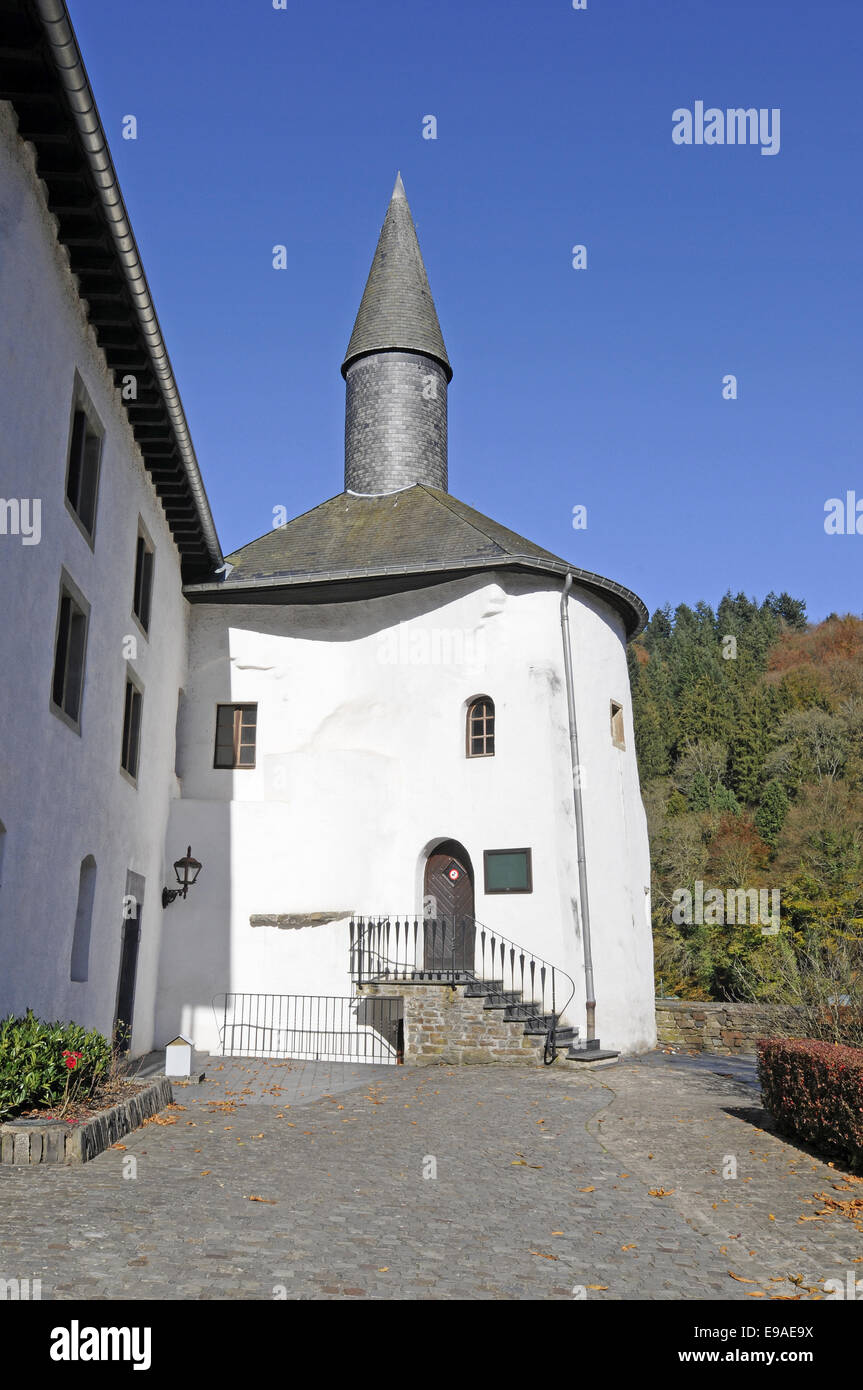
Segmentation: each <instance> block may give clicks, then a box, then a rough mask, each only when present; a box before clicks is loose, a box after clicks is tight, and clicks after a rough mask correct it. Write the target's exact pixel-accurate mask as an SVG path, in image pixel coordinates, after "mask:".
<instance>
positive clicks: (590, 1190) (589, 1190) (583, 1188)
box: [578, 1187, 596, 1192]
mask: <svg viewBox="0 0 863 1390" xmlns="http://www.w3.org/2000/svg"><path fill="white" fill-rule="evenodd" d="M578 1190H579V1192H595V1191H596V1188H595V1187H580V1188H579V1189H578Z"/></svg>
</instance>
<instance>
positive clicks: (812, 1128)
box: [757, 1038, 863, 1168]
mask: <svg viewBox="0 0 863 1390" xmlns="http://www.w3.org/2000/svg"><path fill="white" fill-rule="evenodd" d="M757 1046H758V1075H759V1079H760V1081H761V1096H762V1099H763V1101H764V1105H765V1108H766V1109H767V1110H768V1111H769V1112H770V1114H771V1115H772V1116H773V1119H774V1120H775V1122H776V1128H777V1129H778V1130H780V1131H781V1133H783V1134H789V1135H794V1136H795V1137H796V1138H798V1139H803V1140H805V1141H806V1143H807V1144H811V1145H812V1146H813V1147H814V1148H816V1149H818V1150H819V1151H820V1152H821V1153H823V1154H828V1155H829V1156H830V1157H831V1158H834V1157H835V1158H842V1159H845V1160H846V1161H848V1162H850V1164H851V1166H852V1167H855V1168H859V1167H863V1050H861V1049H860V1048H856V1047H842V1046H840V1045H839V1044H837V1043H824V1042H813V1041H812V1040H811V1039H808V1038H803V1039H798V1038H759V1040H758V1044H757Z"/></svg>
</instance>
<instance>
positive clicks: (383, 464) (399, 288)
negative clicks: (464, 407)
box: [342, 174, 452, 495]
mask: <svg viewBox="0 0 863 1390" xmlns="http://www.w3.org/2000/svg"><path fill="white" fill-rule="evenodd" d="M342 374H343V376H344V378H345V381H346V384H347V391H346V402H345V406H346V408H345V490H346V491H349V492H359V493H373V494H376V495H380V494H382V493H386V492H394V491H396V490H397V489H399V488H403V487H410V486H411V485H412V484H414V483H426V484H428V485H429V486H431V487H437V488H442V489H443V490H444V491H446V487H447V385H448V383H449V381H450V380H451V378H452V368H451V366H450V364H449V358H448V357H447V352H446V347H445V346H444V341H443V334H442V333H441V330H440V324H439V323H438V316H437V311H436V310H435V306H434V300H433V299H432V296H431V290H430V289H429V283H428V277H427V275H426V270H425V266H424V265H423V259H422V255H421V253H420V248H419V243H418V241H417V234H416V228H415V227H414V223H413V218H412V217H411V210H410V207H409V206H408V201H407V197H406V195H405V190H404V184H403V183H402V179H401V174H399V175H398V177H397V179H396V184H395V188H394V189H393V194H392V198H391V200H390V205H389V208H388V209H387V215H386V218H385V219H384V224H383V227H382V228H381V234H380V237H379V238H378V245H377V249H376V251H375V255H374V259H373V261H372V268H371V270H370V271H369V278H368V280H367V282H366V287H365V291H364V292H363V297H362V302H361V303H360V308H359V312H358V314H357V317H356V322H355V323H354V329H353V332H352V334H351V340H350V343H349V344H348V350H347V353H346V355H345V360H344V362H343V364H342Z"/></svg>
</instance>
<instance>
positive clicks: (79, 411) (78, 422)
mask: <svg viewBox="0 0 863 1390" xmlns="http://www.w3.org/2000/svg"><path fill="white" fill-rule="evenodd" d="M101 456H102V431H101V428H100V427H99V425H98V423H97V421H96V417H95V414H94V412H93V411H92V409H91V408H88V403H87V402H86V400H85V392H84V388H83V386H82V385H81V383H80V381H78V382H77V385H76V402H75V407H74V410H73V412H72V431H71V435H70V439H69V459H68V464H67V468H66V502H67V505H68V507H69V510H70V511H71V512H72V515H73V516H74V517H75V519H76V521H77V522H78V525H79V526H80V528H81V530H82V531H83V532H84V535H85V536H86V537H87V540H88V541H89V542H90V544H91V545H92V544H93V536H94V534H95V531H96V501H97V497H98V492H99V463H100V460H101Z"/></svg>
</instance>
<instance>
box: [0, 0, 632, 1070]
mask: <svg viewBox="0 0 863 1390" xmlns="http://www.w3.org/2000/svg"><path fill="white" fill-rule="evenodd" d="M0 17H2V19H3V21H4V34H5V36H6V37H5V38H4V40H3V44H2V47H0V98H2V100H0V190H2V192H0V216H2V226H3V229H4V231H3V242H2V259H0V304H2V315H0V354H2V356H0V361H2V364H3V366H2V372H0V417H2V421H3V429H2V433H0V448H2V471H0V479H2V491H3V499H2V503H0V519H3V525H4V530H3V534H2V535H0V583H1V584H2V591H3V594H4V599H5V602H4V605H3V610H4V611H3V618H2V624H3V626H2V634H0V644H2V655H3V660H2V663H0V759H2V761H0V854H2V858H0V1014H3V1013H8V1012H9V1011H10V1010H14V1011H21V1010H23V1009H24V1008H25V1007H28V1006H32V1007H33V1008H34V1009H35V1010H36V1011H37V1012H38V1013H39V1014H41V1015H42V1016H50V1017H55V1016H57V1017H72V1018H75V1019H76V1020H79V1021H81V1022H83V1023H86V1024H87V1025H88V1026H97V1027H99V1028H101V1029H103V1030H104V1031H105V1032H111V1031H112V1030H113V1029H114V1028H115V1026H116V1025H117V1023H118V1022H119V1023H120V1024H121V1025H123V1026H125V1027H126V1028H127V1029H128V1030H130V1045H131V1049H132V1052H133V1053H141V1052H145V1051H147V1050H148V1049H150V1048H152V1047H157V1046H161V1045H164V1043H165V1042H166V1041H168V1040H169V1039H170V1038H173V1037H174V1036H175V1035H176V1034H177V1033H178V1032H180V1031H182V1032H183V1033H184V1034H186V1035H188V1036H190V1037H193V1038H194V1040H195V1042H196V1044H197V1045H198V1046H199V1047H202V1048H208V1049H210V1050H216V1049H218V1048H219V1047H222V1046H230V1047H232V1048H233V1050H235V1051H236V1050H247V1051H250V1052H256V1051H257V1052H272V1051H274V1052H278V1051H287V1052H290V1051H291V1049H292V1048H294V1050H295V1055H305V1053H304V1052H303V1048H304V1047H306V1046H309V1044H308V1042H306V1043H303V1042H301V1041H297V1038H299V1037H300V1035H309V1034H314V1039H313V1041H312V1043H311V1044H310V1046H311V1047H312V1050H313V1051H314V1052H315V1053H319V1052H322V1051H323V1052H326V1053H327V1055H329V1054H330V1053H332V1055H341V1049H340V1044H339V1043H338V1041H337V1037H338V1036H339V1035H341V1034H342V1033H344V1032H346V1031H347V1032H350V1033H351V1036H352V1037H353V1038H356V1036H357V1035H358V1033H359V1034H366V1035H368V1034H376V1035H377V1036H376V1045H382V1046H383V1047H384V1049H385V1050H386V1051H387V1052H388V1054H389V1055H390V1056H394V1055H395V1054H396V1052H402V1051H403V1052H404V1054H405V1060H406V1061H409V1062H410V1061H423V1060H434V1059H435V1057H436V1056H437V1057H440V1056H449V1055H451V1054H450V1052H448V1051H447V1044H445V1045H444V1047H443V1049H441V1048H440V1047H438V1048H437V1050H435V1046H432V1045H431V1043H429V1040H428V1038H424V1037H421V1036H420V1034H421V1029H420V1030H419V1031H418V1030H417V1026H416V1024H415V1015H416V1013H417V1011H416V1009H415V1008H414V1004H413V1001H414V1000H415V999H416V998H417V997H418V991H420V990H424V991H426V995H424V997H427V992H428V990H429V989H432V990H437V991H438V994H439V995H440V998H441V999H442V1000H443V999H446V1000H449V1001H450V1005H452V1001H453V1000H457V1002H458V1004H459V1007H460V1008H461V1006H462V1005H463V1006H464V1007H463V1008H461V1014H460V1015H459V1016H460V1017H461V1018H462V1024H460V1025H459V1026H460V1027H462V1034H460V1035H459V1041H458V1044H457V1045H456V1044H455V1043H454V1044H453V1048H454V1051H453V1052H452V1055H453V1056H454V1057H455V1059H456V1060H459V1059H461V1060H484V1056H483V1045H484V1044H486V1043H487V1044H488V1051H489V1055H501V1056H508V1055H510V1052H511V1049H510V1051H508V1050H507V1048H508V1044H507V1045H506V1046H504V1045H503V1044H502V1043H501V1042H500V1036H498V1035H495V1034H494V1031H493V1029H492V1030H491V1031H488V1032H483V1030H482V1028H481V1026H480V1024H479V1023H477V1022H476V1018H474V1014H476V1010H474V1014H472V1015H471V1018H472V1019H473V1022H470V1021H469V1022H468V1023H465V1019H466V1018H467V1014H468V1013H469V1012H470V1009H469V1003H470V1001H471V1000H473V1001H474V1002H475V1001H476V1000H479V1001H480V1004H481V1005H482V1008H483V1009H484V1011H485V1012H484V1014H483V1015H482V1017H487V1016H488V1015H489V1014H490V1013H495V1011H496V1015H495V1016H496V1017H497V1018H498V1019H502V1020H504V1023H502V1024H501V1026H502V1027H504V1032H506V1028H508V1029H509V1033H508V1034H507V1036H508V1037H509V1036H512V1037H514V1029H515V1024H516V1023H517V1022H531V1021H532V1023H535V1024H536V1027H535V1028H533V1029H532V1031H533V1033H534V1034H535V1035H536V1036H541V1035H542V1034H543V1031H545V1033H546V1035H547V1030H548V1028H549V1027H556V1028H557V1029H558V1030H559V1031H560V1037H561V1038H562V1039H564V1041H565V1042H566V1045H567V1047H569V1046H570V1044H571V1045H572V1050H574V1051H575V1052H576V1053H581V1055H584V1056H586V1054H587V1053H588V1052H590V1051H593V1052H594V1053H596V1052H597V1049H598V1047H599V1037H600V1036H601V1038H602V1052H603V1053H604V1052H605V1051H608V1050H627V1051H637V1050H643V1049H645V1048H648V1047H650V1046H652V1045H653V1044H654V1041H655V1029H654V1022H653V975H652V945H651V933H650V912H649V881H650V880H649V860H648V845H647V833H646V825H645V816H644V810H643V807H642V803H641V797H640V791H639V781H638V769H637V765H636V758H635V751H634V738H633V728H632V715H631V702H630V696H629V685H628V673H627V663H626V644H627V641H628V639H629V638H631V637H632V636H633V635H634V634H635V633H637V632H638V631H639V630H640V628H641V626H642V625H643V623H644V621H645V620H646V613H645V610H644V607H643V605H642V603H641V601H640V600H639V599H638V598H637V597H636V596H635V595H634V594H632V593H631V592H630V591H629V590H627V589H625V588H624V587H623V586H621V585H620V584H617V583H614V582H612V581H610V580H607V579H604V578H602V577H601V576H599V575H596V574H592V573H589V572H586V571H583V570H581V569H578V568H577V567H575V566H572V565H570V564H568V563H567V562H566V561H565V560H562V559H559V558H558V557H556V556H554V555H552V554H551V553H550V552H548V551H546V550H544V549H542V548H540V547H539V546H536V545H534V544H533V543H531V542H530V541H528V540H526V539H524V538H523V537H522V536H519V535H517V534H516V533H515V532H513V531H511V530H509V529H508V528H506V527H504V526H502V525H501V524H500V523H498V522H496V521H494V520H492V519H491V518H489V517H487V516H485V515H483V514H482V513H480V512H478V511H476V510H475V509H474V508H472V507H469V506H467V505H466V504H465V503H463V502H461V501H459V500H458V499H457V498H456V497H454V496H453V495H452V494H451V493H450V492H449V491H448V471H447V450H448V438H447V395H448V390H449V386H450V382H451V380H452V377H453V370H452V367H451V365H450V361H449V357H448V354H447V350H446V347H445V345H444V339H443V335H442V332H441V328H440V324H439V322H438V317H437V313H436V310H435V306H434V302H433V299H432V296H431V292H430V289H429V284H428V279H427V276H426V271H425V267H424V264H423V260H422V256H421V254H420V249H419V245H418V242H417V237H416V231H415V228H414V224H413V220H412V216H411V211H410V208H409V205H408V202H407V198H406V195H405V190H404V186H403V183H402V180H401V177H399V178H398V179H397V180H396V185H395V188H394V190H393V194H392V198H391V201H390V204H389V208H388V210H387V213H386V218H385V221H384V224H383V228H382V230H381V233H380V239H379V241H378V245H377V249H376V251H375V254H374V258H373V261H372V267H371V271H370V274H369V277H368V282H367V284H366V287H365V291H364V293H363V295H362V299H361V303H360V308H359V312H358V314H357V317H356V322H355V325H354V329H353V332H352V334H351V337H350V342H349V344H348V348H347V352H346V355H345V359H344V362H343V364H342V374H343V376H344V379H345V391H346V409H345V474H344V490H343V491H342V492H340V493H338V495H336V496H334V497H332V498H330V499H329V500H327V501H324V502H322V503H321V505H319V506H317V507H315V508H313V509H312V510H311V511H309V512H306V513H305V514H303V515H301V516H298V517H296V518H295V519H294V520H291V521H288V522H286V523H285V524H283V525H280V526H277V527H274V528H273V529H272V530H271V531H269V532H268V533H267V534H266V535H264V536H261V537H259V538H258V539H257V540H253V541H251V542H250V543H249V544H248V545H246V546H244V547H242V548H241V549H240V550H238V551H237V552H236V553H234V554H233V555H230V556H229V557H227V561H225V560H224V559H223V556H222V554H221V551H220V547H219V541H218V538H217V534H216V529H215V526H214V523H213V520H212V517H211V514H210V510H209V506H208V503H207V498H206V493H205V490H204V486H203V482H202V480H201V474H200V470H199V467H198V463H197V461H196V458H195V454H194V449H193V446H192V443H191V439H190V436H189V431H188V426H187V424H186V421H185V417H184V415H183V409H182V404H181V401H180V397H179V392H178V389H177V386H176V383H175V381H174V378H173V374H172V371H171V366H170V361H169V359H168V356H167V351H166V348H165V345H164V342H163V340H162V335H161V331H160V329H159V324H158V319H157V317H156V314H155V309H154V308H153V305H152V301H151V298H150V294H149V290H148V288H147V282H146V277H145V275H144V272H143V268H142V267H141V264H140V259H139V257H138V253H137V249H136V246H135V241H134V236H133V233H132V230H131V227H130V225H129V221H128V216H127V214H126V211H125V207H124V205H123V201H122V196H121V194H120V190H119V188H118V186H117V181H116V175H115V174H114V170H113V166H112V164H111V160H110V154H109V152H108V148H107V142H106V141H105V137H104V133H103V131H102V129H101V125H100V123H99V120H98V115H97V113H96V108H95V102H94V101H93V98H92V93H91V91H90V88H89V84H88V82H87V79H86V73H85V71H84V68H83V63H82V62H81V58H80V53H79V52H78V48H77V44H76V42H75V38H74V34H73V33H72V30H71V25H70V24H69V21H68V16H67V14H66V12H65V6H64V5H63V4H62V0H0ZM37 517H38V525H37V522H36V518H37ZM37 530H38V540H37V539H36V531H37ZM187 847H190V849H191V857H192V858H194V860H195V861H196V863H195V864H194V865H192V866H191V867H190V866H189V865H188V864H187V865H185V866H184V865H183V860H184V859H185V858H186V850H187ZM175 861H176V862H177V863H178V865H179V866H180V867H179V869H178V878H179V879H182V878H183V876H184V875H185V876H186V877H187V879H188V877H189V876H191V878H192V879H193V880H194V881H193V882H192V883H191V886H189V887H188V889H187V891H186V892H185V896H183V895H182V894H181V895H180V896H179V897H177V896H174V897H173V898H171V897H170V895H165V897H164V902H165V904H166V905H165V906H163V888H164V887H165V886H166V885H171V884H172V883H173V890H172V891H174V892H175V893H176V890H177V888H178V886H179V885H178V882H177V880H175V875H174V869H173V867H172V865H173V864H174V863H175ZM198 866H200V868H198ZM487 957H488V958H487ZM477 982H479V984H481V985H482V988H480V987H479V985H478V984H477ZM550 990H553V998H552V996H551V994H550V992H549V991H550ZM375 1000H378V1001H379V1002H378V1003H377V1004H374V1001H375ZM286 1001H287V1002H286ZM292 1001H293V1002H292ZM381 1001H389V1002H387V1003H386V1008H384V1002H381ZM447 1007H449V1006H447ZM375 1008H378V1009H379V1010H383V1011H384V1012H385V1014H386V1025H385V1026H384V1025H383V1024H381V1023H379V1021H378V1019H379V1017H380V1018H383V1013H381V1014H380V1015H379V1016H378V1015H376V1014H375ZM441 1008H444V1005H441ZM322 1011H323V1012H322ZM444 1012H446V1010H445V1008H444ZM337 1015H338V1020H339V1021H338V1022H333V1021H332V1020H334V1019H336V1016H337ZM448 1016H452V1017H453V1018H454V1017H455V1014H451V1015H448ZM477 1017H479V1015H477ZM311 1018H314V1020H315V1022H314V1024H310V1023H309V1019H311ZM322 1019H324V1020H329V1021H328V1022H327V1021H325V1022H324V1023H322V1022H321V1020H322ZM346 1019H349V1022H345V1020H346ZM564 1029H566V1030H567V1031H566V1032H565V1033H564V1031H563V1030H564ZM465 1030H466V1031H467V1033H470V1034H471V1038H472V1041H473V1043H474V1044H475V1045H473V1046H468V1045H467V1043H466V1042H465V1037H464V1036H463V1034H464V1033H465ZM524 1031H525V1032H528V1031H530V1030H529V1029H527V1028H525V1030H524ZM324 1035H326V1036H327V1037H328V1038H329V1042H327V1043H326V1045H325V1046H324V1045H323V1044H322V1043H321V1038H322V1037H323V1036H324ZM501 1036H502V1035H501ZM292 1039H293V1040H294V1041H293V1042H292ZM381 1040H382V1042H381ZM519 1045H520V1044H519ZM297 1049H299V1051H298V1052H297ZM346 1051H348V1052H350V1048H346ZM351 1055H354V1054H353V1053H352V1054H351ZM357 1055H358V1054H357ZM376 1055H378V1054H377V1053H376Z"/></svg>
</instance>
